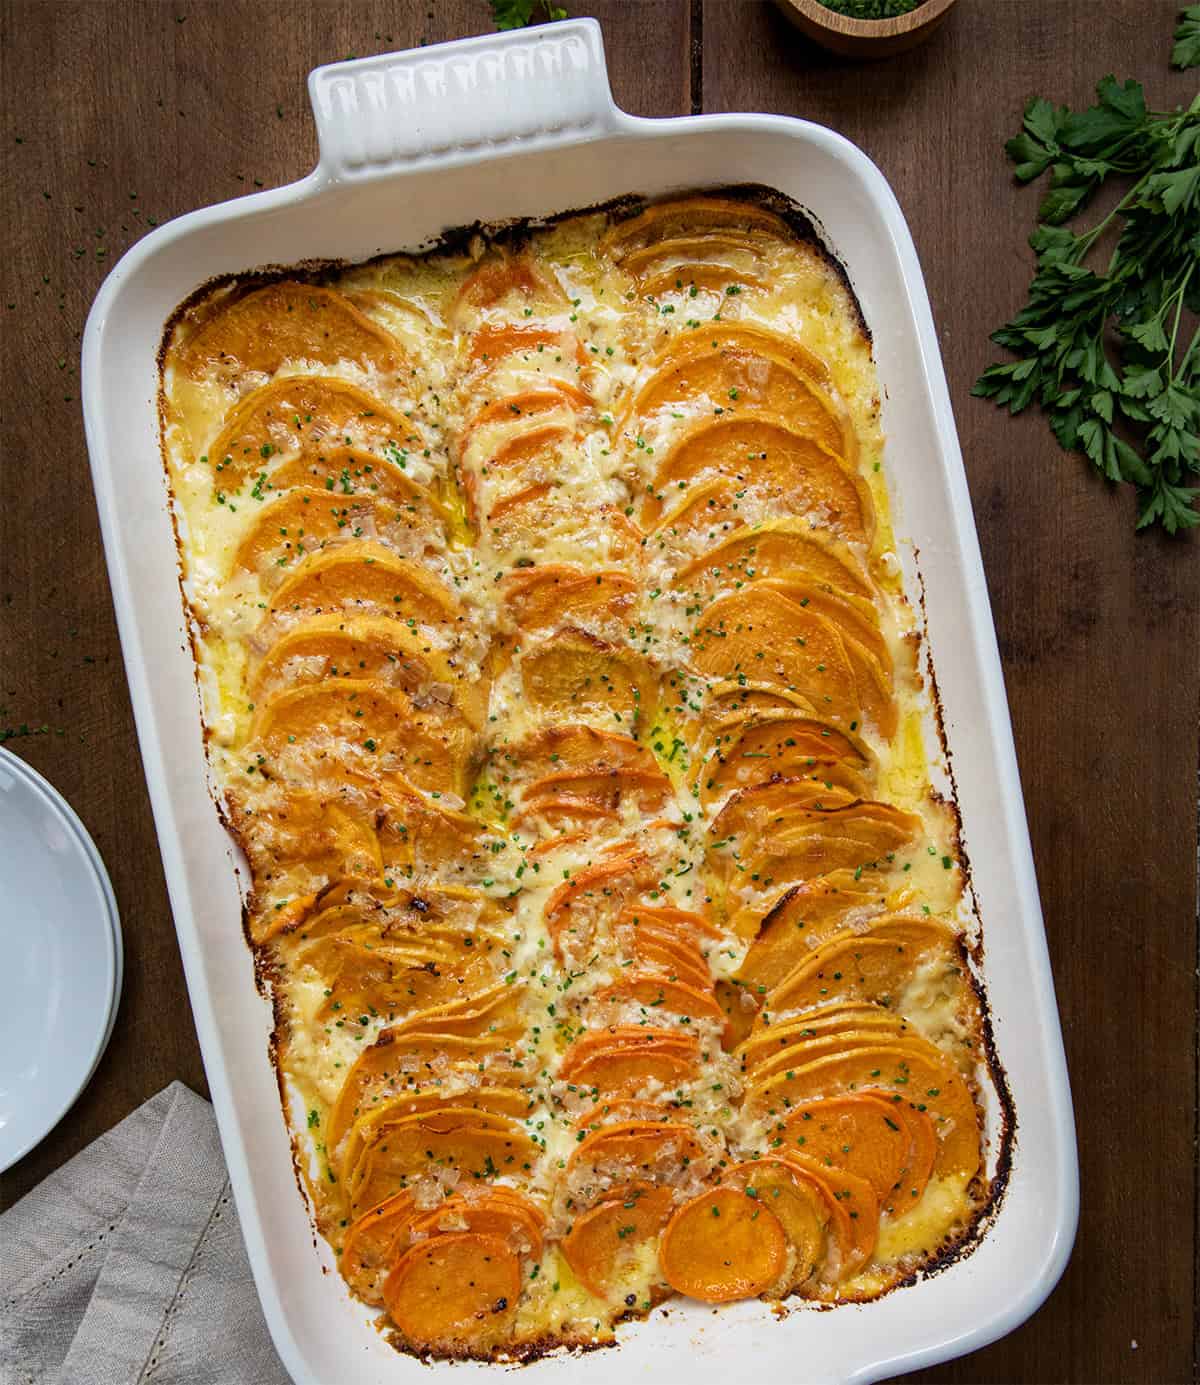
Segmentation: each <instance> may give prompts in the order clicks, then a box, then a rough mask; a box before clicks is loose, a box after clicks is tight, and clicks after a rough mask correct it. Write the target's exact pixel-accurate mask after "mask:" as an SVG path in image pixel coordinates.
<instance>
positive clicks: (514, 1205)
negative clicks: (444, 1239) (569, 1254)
mask: <svg viewBox="0 0 1200 1385" xmlns="http://www.w3.org/2000/svg"><path fill="white" fill-rule="evenodd" d="M545 1223H546V1218H545V1216H544V1215H543V1214H542V1212H541V1211H540V1210H539V1209H538V1208H537V1206H536V1205H535V1204H534V1203H533V1202H531V1201H530V1200H529V1199H528V1198H527V1197H524V1196H522V1195H521V1194H520V1193H518V1192H516V1191H515V1190H512V1189H509V1188H502V1187H496V1188H488V1189H486V1190H485V1191H484V1192H483V1193H481V1194H480V1195H479V1196H473V1195H464V1194H461V1193H460V1194H459V1195H458V1196H456V1197H452V1198H447V1200H446V1201H445V1202H443V1203H440V1204H439V1205H438V1206H437V1207H435V1208H433V1209H432V1210H430V1211H427V1212H423V1213H421V1214H419V1215H418V1217H417V1218H416V1220H415V1221H414V1222H413V1228H412V1229H413V1234H414V1235H415V1236H417V1237H427V1236H447V1235H458V1234H461V1233H462V1232H467V1231H470V1232H475V1233H476V1234H482V1235H485V1236H495V1237H496V1238H497V1239H498V1240H501V1241H503V1242H504V1243H505V1244H506V1245H507V1246H508V1248H509V1249H510V1250H511V1251H512V1252H513V1253H514V1254H516V1255H519V1256H521V1257H522V1258H525V1257H528V1258H532V1259H534V1260H540V1259H541V1256H542V1245H543V1239H544V1238H543V1230H544V1227H545Z"/></svg>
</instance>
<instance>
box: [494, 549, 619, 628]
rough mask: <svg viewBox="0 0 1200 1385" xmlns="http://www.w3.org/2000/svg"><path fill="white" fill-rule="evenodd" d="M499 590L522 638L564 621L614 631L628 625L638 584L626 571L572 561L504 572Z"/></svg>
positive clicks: (555, 626) (556, 625) (554, 626)
mask: <svg viewBox="0 0 1200 1385" xmlns="http://www.w3.org/2000/svg"><path fill="white" fill-rule="evenodd" d="M501 591H502V593H503V596H504V601H505V604H506V606H507V609H508V614H509V617H510V618H511V620H512V622H513V624H514V625H515V626H516V628H517V630H518V632H519V633H520V635H521V636H522V637H525V636H528V635H530V634H532V633H533V632H534V631H537V630H548V629H554V628H557V627H558V626H560V625H562V624H564V623H569V624H572V625H576V626H579V625H587V626H591V627H594V626H595V625H596V624H597V623H600V624H602V625H604V626H606V627H612V626H614V625H615V627H616V629H617V630H618V631H620V630H623V629H624V628H625V627H627V626H628V624H629V622H630V619H631V615H632V612H633V610H634V608H635V606H636V604H637V599H638V583H637V582H636V581H635V580H634V578H633V577H631V576H630V575H629V574H628V573H626V572H623V571H621V570H619V569H607V570H605V569H600V570H596V569H595V568H585V567H583V566H581V565H580V564H576V563H546V564H543V565H542V566H540V567H532V568H521V569H519V570H518V571H516V572H511V573H508V574H507V575H506V576H505V578H504V581H503V582H502V583H501Z"/></svg>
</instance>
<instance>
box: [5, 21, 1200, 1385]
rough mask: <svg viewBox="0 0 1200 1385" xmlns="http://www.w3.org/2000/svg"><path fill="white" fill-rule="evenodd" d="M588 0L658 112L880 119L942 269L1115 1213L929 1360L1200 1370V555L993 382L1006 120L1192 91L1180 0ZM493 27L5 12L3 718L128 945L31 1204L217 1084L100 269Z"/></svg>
mask: <svg viewBox="0 0 1200 1385" xmlns="http://www.w3.org/2000/svg"><path fill="white" fill-rule="evenodd" d="M571 9H572V12H573V13H584V12H586V13H595V14H596V15H597V16H599V17H600V19H601V21H602V23H603V24H604V29H605V41H606V45H607V48H608V53H609V65H610V70H611V74H612V82H613V88H614V92H615V95H616V97H617V99H618V101H619V102H620V103H621V104H622V105H624V106H625V108H626V109H629V110H632V111H636V112H638V113H640V114H647V115H653V114H677V113H680V112H685V111H687V110H688V109H690V108H692V107H693V106H697V107H698V106H700V105H702V106H703V108H704V109H705V110H712V111H716V110H768V111H780V112H785V113H788V114H796V115H804V116H807V117H809V118H811V119H814V120H818V121H821V122H822V123H825V124H828V125H831V126H833V127H835V128H837V129H839V130H841V131H843V132H844V133H845V134H847V135H849V136H850V138H852V139H854V140H856V141H857V142H858V143H860V144H861V145H863V147H864V148H865V149H866V150H867V152H868V153H870V154H871V155H872V157H874V158H875V159H876V161H877V162H878V163H879V164H880V166H881V167H882V168H883V170H884V172H885V174H886V175H887V176H888V178H889V179H890V180H891V182H892V185H893V187H894V188H895V189H896V191H897V193H898V195H899V197H900V201H901V203H902V205H903V206H904V208H905V211H906V213H907V215H908V217H909V220H910V223H911V225H912V227H913V231H914V234H915V236H916V240H917V245H918V249H919V251H920V253H921V256H922V261H923V263H924V266H925V271H926V275H927V278H928V282H929V289H930V294H931V297H932V300H933V308H934V315H935V319H936V321H937V323H938V327H939V331H940V334H941V338H942V347H943V351H944V353H945V357H946V362H947V366H948V370H949V375H950V383H951V391H952V395H953V399H954V403H955V408H956V411H957V415H958V420H959V428H960V432H961V436H962V442H963V449H964V453H965V455H966V460H967V469H968V475H969V479H970V483H971V490H972V495H973V499H974V504H975V509H976V516H977V520H978V523H979V527H980V536H981V540H982V543H983V550H984V559H985V564H986V567H987V572H988V580H989V585H990V589H991V595H992V601H993V606H994V609H995V613H996V621H997V627H998V630H999V635H1000V645H1001V653H1002V656H1003V659H1004V665H1005V673H1006V677H1007V680H1008V690H1009V700H1010V703H1011V706H1012V710H1013V719H1014V724H1015V729H1016V735H1017V745H1018V752H1019V755H1020V760H1021V767H1022V773H1023V777H1024V783H1025V792H1026V801H1027V805H1028V810H1029V818H1030V826H1031V829H1032V832H1033V839H1034V848H1035V853H1036V857H1037V865H1038V871H1039V878H1040V883H1041V888H1042V897H1043V903H1044V907H1045V912H1046V920H1047V929H1048V932H1049V935H1050V945H1051V952H1052V956H1053V960H1054V965H1055V971H1056V976H1057V982H1058V988H1059V998H1060V1005H1061V1009H1062V1015H1063V1023H1064V1029H1065V1032H1066V1038H1067V1047H1068V1057H1069V1060H1070V1063H1071V1071H1072V1080H1073V1083H1074V1089H1075V1099H1076V1108H1077V1111H1078V1112H1079V1118H1080V1119H1079V1127H1080V1149H1081V1160H1082V1171H1083V1209H1084V1210H1083V1220H1082V1224H1081V1228H1080V1236H1079V1241H1078V1243H1077V1249H1076V1253H1075V1257H1074V1260H1073V1262H1072V1265H1071V1268H1070V1269H1069V1270H1068V1273H1067V1275H1066V1277H1065V1279H1064V1281H1063V1284H1062V1285H1061V1287H1060V1288H1059V1290H1058V1291H1057V1293H1056V1294H1055V1295H1054V1297H1053V1298H1052V1299H1051V1301H1050V1303H1049V1304H1048V1305H1047V1307H1046V1308H1044V1309H1043V1310H1042V1312H1041V1313H1040V1314H1039V1315H1038V1316H1037V1317H1035V1318H1034V1319H1033V1321H1032V1322H1031V1323H1030V1324H1029V1325H1028V1326H1026V1327H1025V1328H1023V1329H1022V1330H1021V1331H1019V1332H1018V1333H1016V1334H1015V1335H1014V1336H1012V1337H1011V1338H1009V1339H1008V1340H1007V1341H1005V1342H1003V1343H1000V1344H998V1345H996V1346H994V1347H992V1348H990V1349H988V1350H986V1351H984V1352H980V1353H977V1354H976V1355H975V1356H973V1357H969V1358H967V1359H965V1360H963V1361H961V1362H957V1363H952V1364H950V1365H947V1366H944V1367H941V1368H939V1369H937V1370H935V1371H930V1372H926V1373H924V1374H923V1375H922V1377H921V1379H923V1380H935V1379H936V1380H944V1381H964V1382H965V1381H992V1380H995V1381H1021V1382H1034V1381H1038V1382H1040V1381H1058V1380H1062V1381H1078V1382H1083V1381H1089V1382H1090V1381H1166V1382H1174V1381H1184V1380H1190V1379H1193V1378H1194V1369H1195V1367H1194V1359H1195V1357H1194V1352H1195V1347H1194V1342H1193V1330H1194V1305H1195V1295H1196V1277H1195V1276H1196V1265H1195V1253H1196V1233H1195V1227H1196V1162H1195V1147H1194V1143H1193V1140H1194V1131H1195V1120H1196V1066H1195V1044H1196V988H1195V987H1196V970H1195V969H1196V963H1197V955H1196V919H1195V908H1196V874H1195V868H1196V858H1195V851H1196V799H1195V792H1196V766H1197V736H1198V727H1200V655H1198V650H1200V547H1198V545H1197V544H1196V542H1195V541H1185V542H1182V543H1173V542H1170V541H1167V540H1165V539H1159V538H1145V537H1142V538H1135V537H1134V534H1133V528H1132V519H1133V510H1132V497H1131V496H1129V495H1128V494H1124V493H1120V492H1110V491H1108V490H1107V489H1106V488H1105V487H1104V486H1103V485H1102V484H1101V483H1099V482H1097V481H1095V480H1093V478H1092V476H1091V475H1090V474H1089V473H1088V471H1087V469H1086V467H1085V466H1084V464H1083V463H1081V462H1080V461H1079V460H1078V459H1076V458H1071V457H1066V456H1064V455H1063V454H1062V453H1060V452H1059V451H1058V449H1057V447H1056V445H1055V444H1054V443H1053V441H1052V439H1051V438H1050V435H1049V433H1048V431H1047V430H1046V428H1045V425H1044V423H1043V422H1042V421H1041V420H1040V419H1036V418H1032V417H1030V418H1022V419H1017V420H1010V419H1008V418H1007V417H1006V416H1005V415H1004V414H1002V413H1000V412H999V411H997V410H995V409H994V408H993V407H992V406H991V405H988V404H986V403H984V402H982V401H979V400H973V399H971V398H970V397H969V389H970V384H971V381H972V380H973V379H974V378H975V376H976V375H977V374H978V372H979V370H980V369H981V368H982V367H983V366H984V365H985V364H986V363H987V362H988V361H989V360H990V359H991V349H990V347H989V345H988V342H987V333H988V331H989V330H990V329H991V328H993V327H994V326H996V325H997V324H998V323H999V322H1000V321H1002V320H1003V319H1004V318H1005V317H1006V316H1008V315H1009V314H1010V313H1011V312H1012V311H1013V310H1014V309H1015V308H1016V307H1017V306H1018V305H1019V304H1020V302H1021V299H1022V294H1023V291H1024V287H1025V285H1026V284H1027V282H1028V278H1029V274H1030V262H1029V261H1030V257H1029V254H1028V252H1027V250H1026V249H1025V237H1026V235H1027V234H1028V231H1029V229H1030V227H1031V225H1032V219H1033V213H1034V209H1035V206H1036V200H1037V195H1036V193H1034V192H1032V191H1024V192H1022V191H1018V190H1016V189H1014V187H1013V185H1012V183H1011V178H1010V173H1009V169H1008V166H1007V164H1006V162H1005V160H1004V158H1003V155H1002V152H1001V146H1002V143H1003V140H1004V139H1005V138H1007V137H1008V136H1009V135H1010V134H1011V133H1012V132H1013V131H1014V129H1015V128H1016V125H1017V122H1018V120H1019V116H1020V111H1021V108H1022V106H1023V104H1024V102H1025V100H1026V99H1027V98H1028V97H1029V96H1031V95H1033V94H1035V93H1041V94H1046V95H1049V96H1053V97H1054V98H1055V99H1058V100H1063V101H1073V102H1082V101H1085V100H1087V98H1088V97H1089V95H1090V90H1091V86H1092V84H1093V83H1094V81H1095V79H1096V78H1097V77H1098V76H1100V75H1101V74H1102V73H1104V72H1105V71H1108V70H1115V71H1116V72H1117V73H1118V75H1135V76H1137V77H1139V78H1140V79H1142V80H1143V81H1145V82H1146V83H1147V85H1148V89H1149V93H1150V95H1151V98H1152V100H1153V102H1154V103H1155V104H1158V105H1165V104H1168V103H1173V102H1179V101H1183V100H1185V99H1188V98H1189V97H1190V96H1191V94H1192V93H1193V92H1194V90H1195V74H1194V73H1193V74H1187V75H1183V76H1181V75H1178V74H1172V73H1170V72H1169V71H1168V69H1167V64H1166V58H1167V52H1168V48H1169V31H1170V28H1171V25H1172V22H1173V15H1174V9H1175V6H1174V4H1173V3H1171V2H1170V0H1104V3H1103V4H1098V3H1096V2H1095V0H962V3H960V4H958V5H957V6H955V8H954V11H953V13H952V14H951V16H950V17H949V19H948V20H947V22H946V24H945V25H944V27H943V28H942V29H941V30H940V31H939V32H938V33H937V34H936V35H935V36H934V37H933V38H932V39H931V40H930V42H929V43H928V44H927V45H925V46H923V47H922V48H920V49H918V50H916V51H915V52H912V53H909V54H906V55H904V56H902V57H899V58H897V59H894V60H888V61H885V62H883V63H879V64H869V65H864V66H854V65H850V64H847V63H843V62H840V61H839V60H837V59H834V58H831V57H829V56H828V55H826V54H824V53H822V52H821V51H820V50H819V49H817V48H816V47H815V46H813V45H811V44H809V43H807V42H805V41H804V40H803V39H801V38H800V37H798V36H797V34H796V33H795V31H794V30H793V29H792V28H791V27H790V26H789V25H788V24H787V23H786V21H784V20H783V19H782V18H781V16H779V15H778V14H777V13H776V11H775V9H774V7H773V6H772V5H770V4H768V3H765V0H763V2H762V3H759V0H725V2H722V0H704V2H703V3H702V4H701V3H700V0H696V3H689V0H609V3H607V4H595V5H589V6H582V5H572V6H571ZM487 28H488V15H487V7H486V5H485V4H484V2H483V0H436V3H433V0H429V3H417V4H413V3H400V0H392V3H378V0H369V2H368V3H356V2H355V0H321V3H289V4H283V3H280V2H279V0H263V2H262V3H255V2H254V0H220V3H215V2H214V3H196V0H122V2H121V3H117V2H116V0H92V2H91V3H84V4H77V3H48V2H46V0H4V3H3V4H2V5H0V194H2V198H3V201H2V205H3V206H4V208H5V211H6V213H7V216H6V219H5V227H4V231H3V250H4V253H3V256H0V284H2V287H0V313H2V314H3V317H2V318H0V381H2V385H3V389H2V402H0V726H4V727H10V726H19V725H20V724H22V723H25V724H27V725H29V726H30V727H31V728H39V727H42V726H45V727H47V728H48V729H47V731H46V733H45V734H39V735H31V736H29V737H26V738H21V739H16V740H12V741H10V742H9V745H10V748H12V749H15V750H16V751H17V752H18V753H20V754H22V755H23V756H25V757H26V758H27V759H28V760H29V761H30V762H31V763H32V764H34V765H35V766H36V767H37V768H39V769H40V770H42V771H43V772H44V773H45V774H47V776H48V777H49V778H50V779H51V780H52V782H54V783H55V784H57V785H58V787H59V788H61V789H62V790H63V792H64V793H65V794H66V795H67V797H68V798H69V799H70V801H71V802H72V804H73V805H74V806H75V807H76V809H77V810H78V811H79V813H80V815H81V817H82V818H83V819H84V821H85V823H86V824H87V825H88V827H89V829H90V830H91V832H92V833H93V835H94V836H95V838H96V841H97V843H98V845H99V847H100V849H101V851H102V853H103V855H104V857H105V860H106V862H107V864H108V867H109V871H110V873H111V875H112V877H113V883H114V887H115V889H116V892H117V898H118V901H119V904H120V907H121V912H122V918H123V922H124V929H125V942H126V961H127V972H126V984H125V994H124V999H123V1002H122V1008H121V1013H120V1015H119V1018H118V1023H117V1029H116V1032H115V1033H114V1036H113V1041H112V1044H111V1046H110V1048H109V1050H108V1054H107V1056H106V1057H105V1059H104V1061H103V1063H102V1064H101V1066H100V1068H99V1070H98V1072H97V1074H96V1076H95V1077H94V1078H93V1080H92V1083H91V1084H90V1086H89V1088H88V1090H87V1091H86V1092H85V1094H84V1095H83V1097H82V1098H81V1099H80V1101H79V1103H78V1104H77V1105H76V1107H75V1109H74V1110H73V1111H72V1112H71V1114H70V1115H69V1116H68V1118H67V1119H66V1121H65V1122H64V1123H63V1124H62V1125H61V1126H60V1127H59V1129H58V1130H57V1131H55V1132H54V1133H53V1134H52V1135H51V1136H50V1137H49V1138H48V1139H47V1140H46V1141H45V1142H44V1143H43V1144H42V1145H41V1146H40V1147H39V1148H38V1149H37V1150H36V1151H35V1152H34V1153H33V1154H31V1155H30V1156H29V1157H28V1158H27V1159H26V1160H24V1161H23V1162H22V1163H21V1164H20V1165H18V1166H17V1167H16V1168H15V1169H13V1170H12V1171H10V1172H9V1173H8V1174H7V1175H5V1177H4V1179H3V1185H2V1188H0V1201H3V1202H9V1201H12V1200H14V1199H15V1198H16V1197H18V1196H20V1195H21V1194H22V1193H23V1192H25V1191H26V1190H27V1189H28V1188H30V1187H32V1186H33V1184H34V1183H35V1182H37V1181H38V1180H39V1179H40V1178H42V1177H43V1176H44V1175H45V1174H46V1173H48V1172H49V1171H50V1170H51V1169H52V1168H54V1167H55V1166H57V1165H58V1164H59V1163H61V1162H62V1161H63V1160H65V1159H66V1158H68V1157H70V1155H72V1154H73V1153H75V1152H76V1150H78V1149H79V1148H81V1147H82V1146H83V1145H84V1144H86V1143H87V1142H88V1141H89V1140H91V1139H92V1138H94V1137H95V1136H96V1135H98V1134H99V1133H101V1132H102V1131H103V1130H105V1129H107V1128H108V1127H109V1126H110V1125H112V1124H113V1123H114V1122H115V1121H117V1120H118V1119H120V1118H121V1117H122V1116H124V1115H125V1114H126V1113H127V1112H128V1111H129V1110H131V1109H132V1108H133V1107H134V1106H136V1105H137V1104H138V1103H139V1102H141V1101H142V1100H144V1099H145V1098H146V1097H147V1096H149V1095H151V1094H152V1093H153V1092H155V1091H157V1090H158V1089H159V1088H161V1087H162V1086H163V1085H164V1084H165V1083H167V1082H168V1081H170V1080H171V1079H172V1078H176V1077H178V1078H180V1079H182V1080H183V1081H185V1082H187V1083H189V1085H191V1086H193V1087H195V1088H196V1089H197V1090H201V1091H203V1090H204V1083H203V1073H202V1070H201V1067H200V1061H199V1054H198V1050H197V1047H196V1043H195V1038H194V1035H193V1032H192V1027H191V1021H190V1017H189V1015H188V1010H187V999H186V994H185V991H184V988H183V979H182V974H181V969H180V965H179V959H178V952H177V949H176V945H175V939H174V933H173V929H172V926H171V921H170V913H169V908H168V904H167V899H166V894H165V890H164V887H163V881H162V873H161V868H160V865H159V860H158V853H157V848H156V845H155V841H154V834H153V826H152V823H151V821H150V814H149V807H148V803H147V800H146V793H145V788H144V784H143V780H142V775H141V769H140V764H139V761H138V758H137V750H136V742H135V739H134V733H133V725H132V719H131V716H130V711H129V704H128V698H127V695H126V690H125V681H124V675H123V671H122V667H121V662H120V653H119V649H118V646H117V640H116V632H115V625H114V622H113V616H112V611H111V605H110V601H109V595H108V586H107V579H106V575H105V569H104V562H103V555H102V553H101V550H100V541H99V531H98V527H97V523H96V517H95V506H94V502H93V500H92V495H91V487H90V482H89V477H88V470H87V458H86V452H85V448H84V442H83V432H82V424H81V420H80V417H79V404H78V397H77V396H78V349H79V337H80V333H81V331H82V327H83V321H84V318H85V315H86V312H87V309H88V306H89V305H90V302H91V299H92V296H93V295H94V293H95V290H96V288H97V287H98V285H99V283H100V280H101V279H102V277H103V275H104V273H105V270H106V268H107V266H108V265H110V264H112V263H113V261H114V260H115V259H116V258H117V257H118V256H119V255H120V253H121V252H122V251H123V250H124V249H125V248H127V246H128V245H130V244H131V243H132V242H133V241H134V240H135V239H137V237H138V236H140V235H142V234H144V232H145V229H146V228H147V227H148V226H149V225H150V224H151V222H152V219H153V220H155V221H162V220H165V219H166V218H168V217H171V216H175V215H178V214H179V213H181V212H184V211H188V210H190V209H191V208H193V207H196V206H200V205H203V204H205V203H209V202H214V201H219V200H223V199H225V198H228V197H232V196H238V195H240V194H242V193H244V192H249V191H252V190H253V189H254V186H255V180H258V181H259V182H261V183H263V184H265V185H268V186H270V185H275V184H278V183H282V182H286V181H289V180H291V179H294V178H297V177H299V176H301V175H302V174H303V173H305V172H306V171H307V170H308V169H309V167H310V166H311V164H312V162H313V160H314V158H315V152H316V147H315V138H314V135H313V131H312V125H311V120H310V118H309V115H308V110H307V98H306V96H305V94H304V76H305V74H306V72H307V71H308V69H309V68H310V67H311V66H313V65H314V64H316V63H318V62H323V61H328V60H330V59H333V58H339V57H345V56H346V55H347V54H350V53H357V54H366V53H372V52H379V51H386V50H389V49H394V48H402V47H406V46H410V45H413V44H416V43H419V42H421V41H425V42H436V41H438V40H441V39H445V38H451V37H459V36H462V35H465V34H468V33H475V32H483V31H484V30H486V29H487ZM18 141H19V142H18ZM10 305H12V306H10ZM1134 1342H1136V1343H1137V1346H1136V1348H1134V1346H1133V1345H1132V1344H1133V1343H1134Z"/></svg>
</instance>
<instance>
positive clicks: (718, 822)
mask: <svg viewBox="0 0 1200 1385" xmlns="http://www.w3.org/2000/svg"><path fill="white" fill-rule="evenodd" d="M859 803H860V800H859V799H855V798H850V797H849V795H847V794H845V793H844V792H840V791H838V790H835V789H826V788H825V787H824V785H822V784H814V782H813V781H812V780H811V779H792V778H785V777H783V776H775V777H772V778H769V779H767V780H766V781H765V782H763V783H759V784H750V785H748V786H747V787H746V788H744V789H738V791H737V792H736V793H733V794H730V796H729V797H728V798H727V799H726V800H725V804H724V807H722V809H721V811H720V812H719V813H717V815H716V816H715V817H714V818H713V819H712V821H711V822H710V823H709V825H708V836H709V840H710V842H711V843H712V844H713V846H714V848H716V846H717V844H718V843H725V842H729V843H731V844H732V845H734V846H735V847H738V848H740V849H741V852H742V854H743V855H746V856H748V855H750V854H751V852H752V851H753V849H754V846H755V844H756V843H757V841H758V840H759V839H760V838H764V837H768V836H771V837H773V836H776V835H778V834H779V833H781V832H784V831H786V830H788V829H790V828H793V827H795V826H797V825H798V824H807V825H809V826H812V827H820V826H821V824H822V822H823V821H824V819H823V817H822V816H821V815H822V814H831V813H834V812H838V813H846V812H849V811H850V810H851V808H853V807H856V806H858V804H859ZM887 806H888V807H889V808H890V806H891V805H890V804H889V805H887Z"/></svg>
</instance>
